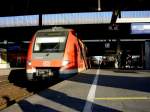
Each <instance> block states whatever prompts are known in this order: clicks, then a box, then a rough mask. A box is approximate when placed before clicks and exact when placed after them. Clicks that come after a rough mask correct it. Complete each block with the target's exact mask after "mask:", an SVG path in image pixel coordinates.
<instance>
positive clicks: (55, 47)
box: [33, 36, 66, 52]
mask: <svg viewBox="0 0 150 112" xmlns="http://www.w3.org/2000/svg"><path fill="white" fill-rule="evenodd" d="M65 43H66V36H46V37H43V36H40V37H36V40H35V45H34V48H33V49H34V52H63V51H64V48H65Z"/></svg>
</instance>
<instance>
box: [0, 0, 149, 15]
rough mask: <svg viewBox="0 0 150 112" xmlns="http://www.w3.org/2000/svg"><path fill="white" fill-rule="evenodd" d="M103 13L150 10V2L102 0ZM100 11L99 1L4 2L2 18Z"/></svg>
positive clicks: (36, 0)
mask: <svg viewBox="0 0 150 112" xmlns="http://www.w3.org/2000/svg"><path fill="white" fill-rule="evenodd" d="M100 8H101V11H112V10H113V9H118V8H120V9H121V10H122V11H133V10H150V7H149V3H148V0H100ZM94 11H98V0H4V1H3V2H1V3H0V16H16V15H30V14H51V13H72V12H94Z"/></svg>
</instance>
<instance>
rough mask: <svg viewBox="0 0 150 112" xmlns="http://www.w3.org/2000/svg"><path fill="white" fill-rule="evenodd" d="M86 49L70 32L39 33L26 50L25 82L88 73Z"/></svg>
mask: <svg viewBox="0 0 150 112" xmlns="http://www.w3.org/2000/svg"><path fill="white" fill-rule="evenodd" d="M86 51H87V48H86V47H85V45H84V44H83V43H82V41H81V40H80V39H78V38H77V36H76V32H75V31H74V30H73V29H65V28H59V27H54V28H52V29H44V30H39V31H37V32H36V33H35V35H34V36H33V38H32V40H31V42H30V44H29V49H28V54H27V64H26V73H27V78H28V80H35V79H38V78H44V77H49V76H57V77H59V78H68V77H70V76H72V75H74V74H77V73H78V72H81V71H83V70H86V69H88V63H87V58H86Z"/></svg>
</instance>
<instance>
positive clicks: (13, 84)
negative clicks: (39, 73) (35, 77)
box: [0, 72, 61, 110]
mask: <svg viewBox="0 0 150 112" xmlns="http://www.w3.org/2000/svg"><path fill="white" fill-rule="evenodd" d="M18 73H19V72H17V74H13V75H15V76H18V75H19V74H18ZM20 75H21V74H20ZM15 76H14V77H15ZM14 77H13V78H14ZM60 81H61V80H58V79H50V80H47V81H42V82H28V81H27V80H26V79H24V78H22V77H21V78H19V77H17V78H16V79H12V77H11V78H10V77H9V76H0V110H2V109H4V108H6V107H8V106H10V105H12V104H14V103H16V102H18V101H20V100H22V99H24V98H26V97H29V96H31V95H33V94H35V93H38V92H40V91H42V90H44V89H46V88H48V87H50V86H53V85H55V84H57V83H59V82H60Z"/></svg>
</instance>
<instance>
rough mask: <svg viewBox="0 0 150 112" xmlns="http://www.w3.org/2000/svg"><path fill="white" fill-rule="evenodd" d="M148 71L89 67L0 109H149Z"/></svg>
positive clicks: (25, 111) (44, 111) (46, 111)
mask: <svg viewBox="0 0 150 112" xmlns="http://www.w3.org/2000/svg"><path fill="white" fill-rule="evenodd" d="M149 87H150V72H149V71H134V72H133V71H131V72H130V71H128V72H121V71H115V70H102V69H89V70H87V71H85V72H83V73H80V74H78V75H76V76H74V77H72V78H69V79H67V80H64V81H62V82H60V83H58V84H56V85H54V86H51V87H49V88H47V89H45V90H44V91H41V92H39V93H37V94H34V95H32V96H30V97H28V98H26V99H23V100H21V101H19V102H16V103H15V104H13V105H12V106H9V107H8V108H6V109H3V110H2V111H1V112H14V111H15V112H59V111H61V112H77V111H78V112H81V111H82V112H149V110H150V106H149V104H150V88H149Z"/></svg>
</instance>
